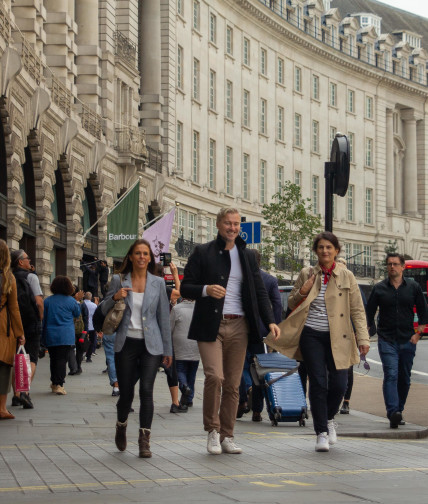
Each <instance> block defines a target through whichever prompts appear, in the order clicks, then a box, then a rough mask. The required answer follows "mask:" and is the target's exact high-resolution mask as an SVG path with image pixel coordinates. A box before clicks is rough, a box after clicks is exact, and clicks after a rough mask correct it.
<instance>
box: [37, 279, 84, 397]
mask: <svg viewBox="0 0 428 504" xmlns="http://www.w3.org/2000/svg"><path fill="white" fill-rule="evenodd" d="M50 289H51V292H52V294H53V295H52V296H49V297H48V298H46V299H45V300H44V317H43V333H42V343H43V344H44V346H45V347H47V349H48V350H49V357H50V370H51V381H52V384H51V389H52V392H53V393H54V394H57V395H65V394H66V393H67V392H66V391H65V389H64V381H65V375H66V371H67V369H66V366H67V360H68V353H69V352H70V350H71V348H72V346H73V345H74V343H75V331H74V318H75V317H78V316H79V315H80V313H81V312H80V305H79V303H78V302H77V301H76V300H75V299H74V298H73V297H72V295H73V293H74V287H73V284H72V283H71V280H70V279H69V278H68V277H66V276H61V275H58V276H57V277H55V278H54V280H53V282H52V284H51V287H50Z"/></svg>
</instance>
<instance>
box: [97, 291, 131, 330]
mask: <svg viewBox="0 0 428 504" xmlns="http://www.w3.org/2000/svg"><path fill="white" fill-rule="evenodd" d="M125 308H126V304H125V301H124V300H123V299H120V300H119V301H116V303H115V304H114V306H113V308H112V309H111V310H110V311H109V312H108V313H107V315H106V316H105V319H104V323H103V328H102V332H103V334H113V333H114V332H116V330H117V328H118V327H119V325H120V323H121V322H122V318H123V313H124V311H125Z"/></svg>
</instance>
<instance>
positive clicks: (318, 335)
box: [300, 326, 348, 434]
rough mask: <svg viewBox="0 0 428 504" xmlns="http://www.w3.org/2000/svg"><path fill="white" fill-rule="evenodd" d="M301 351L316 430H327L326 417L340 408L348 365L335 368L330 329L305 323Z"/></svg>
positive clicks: (328, 418)
mask: <svg viewBox="0 0 428 504" xmlns="http://www.w3.org/2000/svg"><path fill="white" fill-rule="evenodd" d="M300 351H301V352H302V356H303V360H304V361H305V365H306V369H307V371H308V377H309V401H310V403H311V413H312V419H313V421H314V430H315V433H316V434H319V433H321V432H328V428H327V421H328V420H332V419H333V418H334V416H335V415H336V413H337V412H338V410H339V407H340V403H341V401H342V398H343V395H344V393H345V390H346V384H347V382H348V369H336V366H335V364H334V360H333V354H332V352H331V341H330V332H320V331H315V330H314V329H311V328H310V327H308V326H305V327H304V329H303V332H302V335H301V337H300Z"/></svg>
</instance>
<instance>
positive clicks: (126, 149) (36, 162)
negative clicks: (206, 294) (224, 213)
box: [0, 0, 174, 293]
mask: <svg viewBox="0 0 428 504" xmlns="http://www.w3.org/2000/svg"><path fill="white" fill-rule="evenodd" d="M138 15H139V8H138V1H137V0H129V1H127V2H117V1H115V0H105V1H98V0H1V1H0V58H1V70H0V72H1V73H0V77H1V80H0V82H1V87H2V89H1V91H2V92H1V98H0V118H1V122H0V158H1V159H0V161H1V163H0V208H1V211H0V236H1V238H3V239H5V240H7V242H8V245H9V246H10V248H11V249H12V250H16V249H18V248H24V249H25V250H26V251H27V252H28V254H29V255H30V257H31V258H32V260H33V263H34V264H35V266H36V270H37V273H38V275H39V278H40V281H41V285H42V287H43V289H44V292H45V293H48V292H49V284H50V281H51V279H52V278H53V277H54V276H55V275H57V274H67V275H69V276H70V277H71V279H72V280H73V282H76V281H77V280H78V278H80V277H81V274H82V273H81V271H80V269H79V266H80V261H81V259H82V258H83V259H84V260H86V261H90V260H91V259H93V258H94V257H105V251H106V219H102V220H101V221H100V223H99V225H95V226H94V224H96V222H97V221H98V219H99V218H100V217H101V216H102V215H103V213H104V212H105V211H106V210H108V209H109V208H110V207H111V206H112V205H113V204H114V202H115V201H116V200H117V198H118V196H119V195H120V194H123V192H124V191H125V190H126V189H127V188H128V187H130V186H131V185H132V184H133V183H134V182H135V181H136V180H137V179H138V178H140V221H141V224H143V223H144V222H145V221H146V214H147V213H150V211H151V210H150V205H151V203H153V207H154V208H157V206H158V204H157V202H156V197H157V195H156V194H155V193H154V192H153V191H155V190H156V187H158V186H159V183H158V182H157V178H159V177H162V166H161V163H160V162H159V160H160V159H161V153H160V152H159V151H158V149H157V148H156V143H155V142H152V146H151V147H150V148H149V147H148V146H147V145H146V141H145V132H144V129H143V128H142V127H141V123H142V122H143V119H142V118H141V117H140V115H141V113H142V112H141V110H140V109H141V97H140V88H141V78H140V76H141V73H140V66H141V65H142V61H141V60H142V56H141V51H139V47H138V44H139V39H138ZM157 101H159V100H157ZM161 199H162V198H161ZM166 204H167V203H166ZM173 204H174V202H173V200H172V202H171V205H173Z"/></svg>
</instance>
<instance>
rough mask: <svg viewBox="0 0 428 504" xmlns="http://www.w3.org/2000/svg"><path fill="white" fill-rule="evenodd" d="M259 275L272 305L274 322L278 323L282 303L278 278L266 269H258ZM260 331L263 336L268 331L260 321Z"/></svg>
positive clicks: (280, 316)
mask: <svg viewBox="0 0 428 504" xmlns="http://www.w3.org/2000/svg"><path fill="white" fill-rule="evenodd" d="M260 275H261V276H262V280H263V283H264V284H265V287H266V291H267V294H268V296H269V300H270V302H271V305H272V310H273V315H274V317H275V324H279V323H280V322H281V320H282V303H281V295H280V294H279V290H278V280H277V279H276V277H274V276H273V275H269V273H266V271H263V270H260ZM260 332H261V336H262V337H263V338H266V336H267V335H268V334H269V333H270V331H269V328H268V327H266V326H265V325H264V324H263V321H261V324H260Z"/></svg>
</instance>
